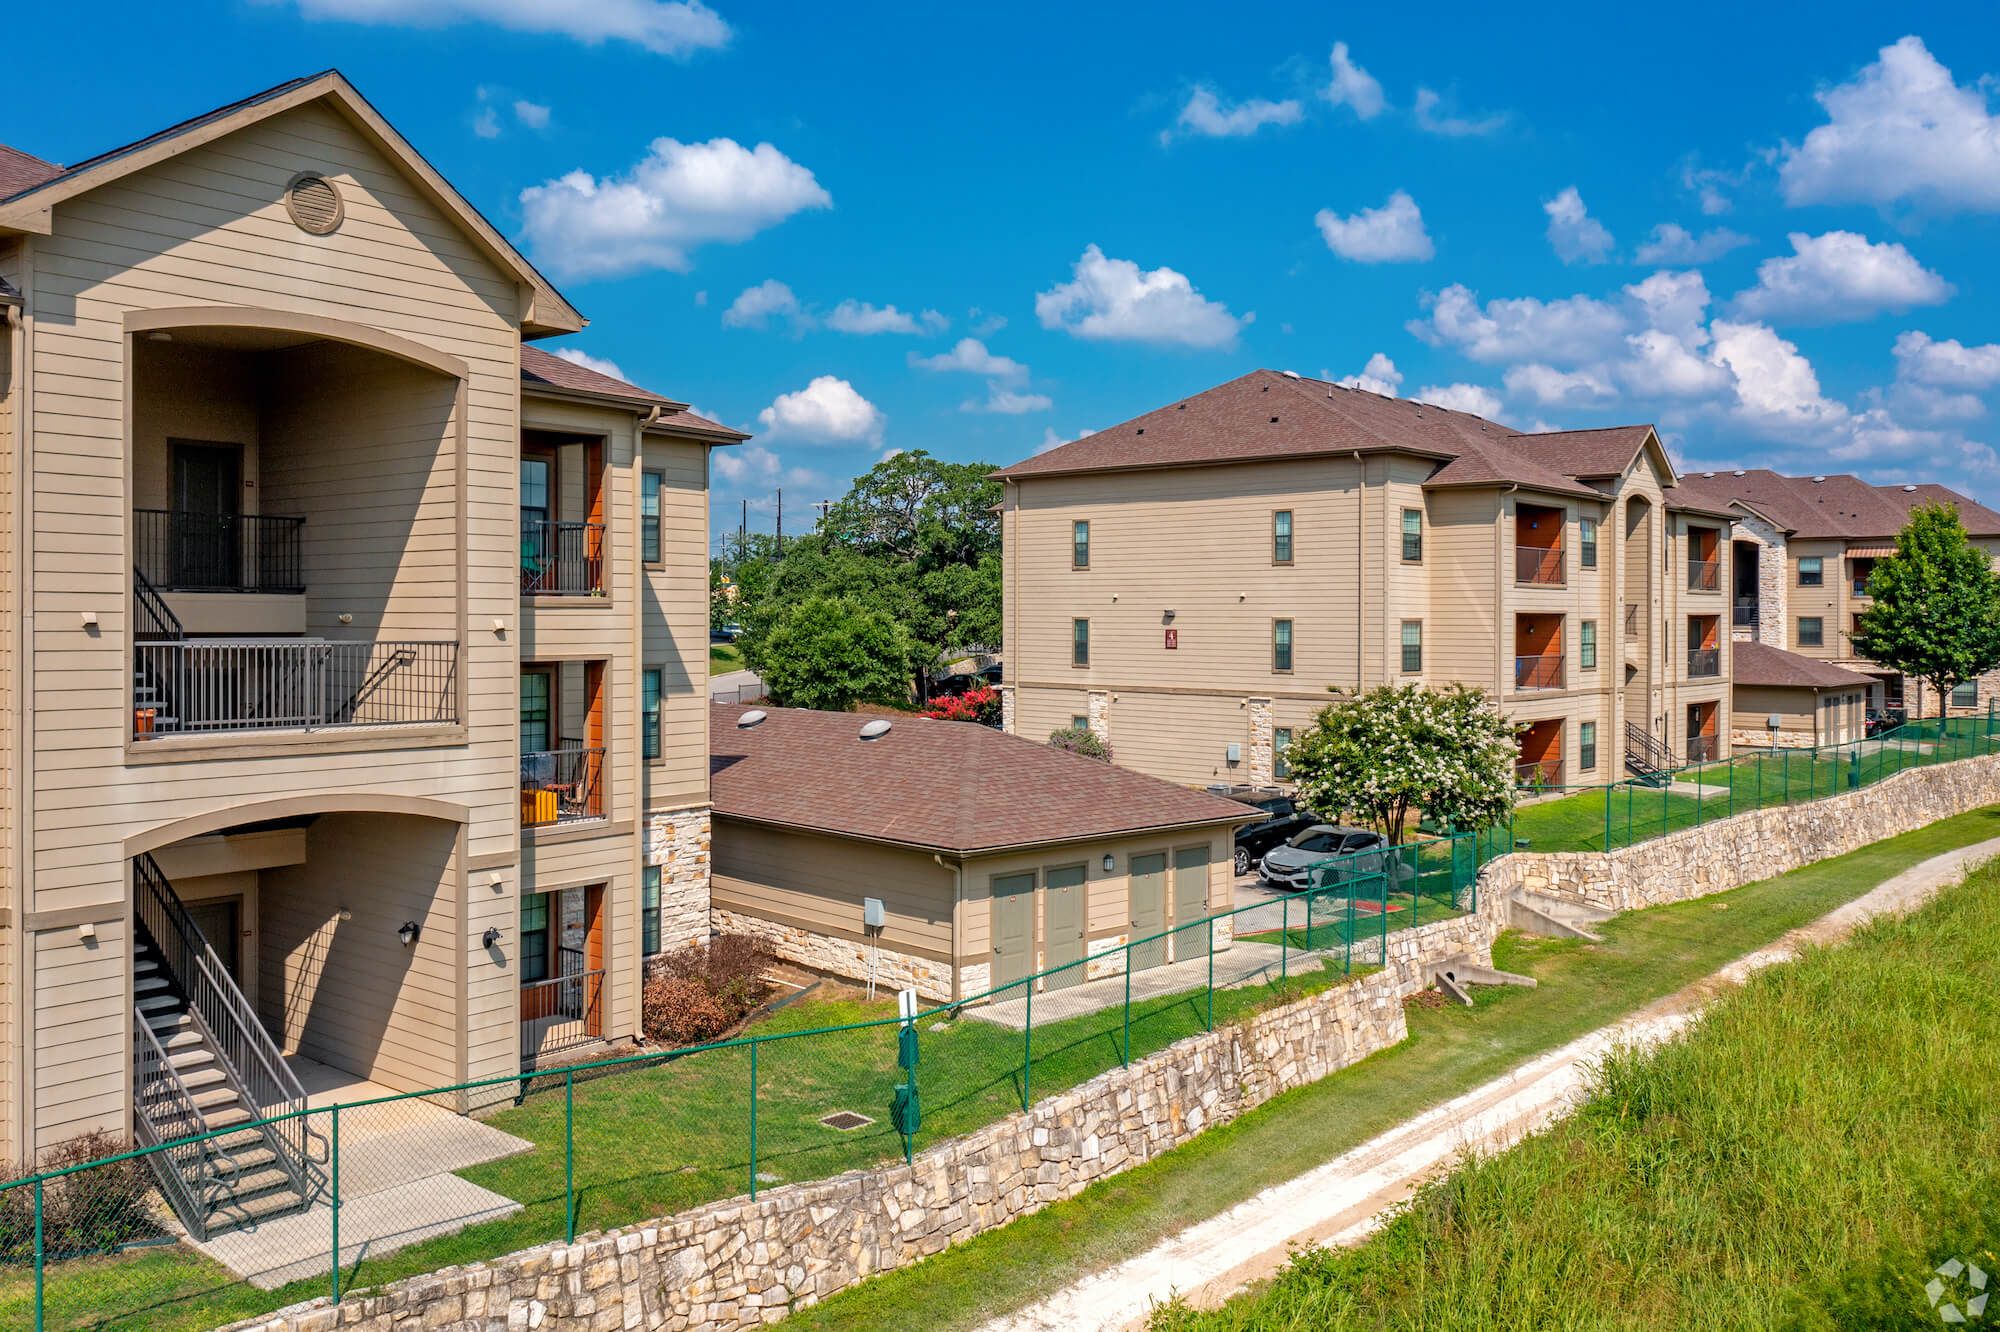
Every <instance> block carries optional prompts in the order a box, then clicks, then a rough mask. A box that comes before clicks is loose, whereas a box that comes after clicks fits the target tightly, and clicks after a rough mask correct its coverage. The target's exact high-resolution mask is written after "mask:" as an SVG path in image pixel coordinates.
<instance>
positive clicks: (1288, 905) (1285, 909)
mask: <svg viewBox="0 0 2000 1332" xmlns="http://www.w3.org/2000/svg"><path fill="white" fill-rule="evenodd" d="M1278 909H1279V910H1280V911H1281V912H1282V913H1283V914H1282V915H1281V916H1280V917H1279V918H1278V984H1280V985H1283V984H1284V983H1285V982H1286V981H1288V980H1290V979H1291V971H1290V967H1289V965H1288V964H1289V959H1290V957H1291V954H1290V952H1289V951H1288V948H1287V945H1289V944H1290V943H1291V941H1292V899H1291V898H1290V897H1281V898H1279V899H1278ZM1306 919H1307V920H1311V919H1312V913H1311V912H1310V911H1308V912H1307V913H1306Z"/></svg>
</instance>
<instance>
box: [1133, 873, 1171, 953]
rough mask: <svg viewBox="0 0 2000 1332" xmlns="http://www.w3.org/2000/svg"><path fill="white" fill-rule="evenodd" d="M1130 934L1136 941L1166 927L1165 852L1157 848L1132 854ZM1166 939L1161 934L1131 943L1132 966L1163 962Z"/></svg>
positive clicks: (1157, 932) (1165, 951)
mask: <svg viewBox="0 0 2000 1332" xmlns="http://www.w3.org/2000/svg"><path fill="white" fill-rule="evenodd" d="M1130 881H1131V885H1132V938H1133V939H1134V940H1135V941H1136V940H1139V939H1146V938H1147V936H1148V935H1154V934H1159V933H1160V931H1162V930H1164V929H1166V928H1167V853H1166V852H1164V851H1156V852H1153V853H1151V854H1149V855H1143V856H1134V857H1132V864H1131V875H1130ZM1166 960H1167V941H1166V938H1165V937H1164V936H1162V937H1160V938H1157V939H1148V940H1147V942H1145V943H1137V942H1135V943H1134V944H1133V945H1132V970H1134V971H1144V970H1145V969H1146V968H1147V967H1157V966H1163V965H1165V963H1166Z"/></svg>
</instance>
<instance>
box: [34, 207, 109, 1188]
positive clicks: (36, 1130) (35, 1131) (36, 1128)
mask: <svg viewBox="0 0 2000 1332" xmlns="http://www.w3.org/2000/svg"><path fill="white" fill-rule="evenodd" d="M34 290H35V275H34V249H33V245H32V243H31V242H28V243H23V245H22V247H21V304H20V305H18V306H14V307H10V308H9V309H8V312H7V324H8V327H9V328H10V329H12V330H13V333H12V335H11V336H10V337H9V339H8V341H9V342H11V343H12V344H13V347H12V356H11V360H12V365H11V366H10V370H9V372H10V374H11V375H12V376H13V379H12V382H11V384H10V385H9V391H10V392H12V393H13V395H14V410H13V412H12V413H11V415H12V417H13V421H14V439H13V446H14V447H13V457H12V458H11V460H10V461H11V464H12V469H13V488H14V495H13V500H14V504H13V513H12V514H10V515H9V520H10V521H11V522H12V523H13V528H14V530H13V534H12V535H13V542H14V550H13V558H14V589H13V590H14V606H13V609H12V612H11V618H12V620H13V625H12V629H13V635H14V644H13V647H14V679H13V682H12V683H13V697H12V698H11V699H9V700H7V706H9V707H11V708H12V709H13V710H14V716H13V723H14V725H13V730H14V752H13V754H12V756H11V762H12V763H13V765H14V784H15V785H14V802H13V803H14V810H13V816H14V818H15V820H16V823H15V828H16V836H15V838H14V864H13V872H14V889H13V893H12V894H11V896H12V897H13V899H14V901H13V906H14V909H15V917H14V921H13V924H12V927H11V928H10V930H9V933H10V934H11V935H12V938H11V940H10V941H9V946H10V947H12V948H13V950H14V964H15V965H14V967H13V987H14V1003H13V1005H12V1008H13V1014H12V1030H11V1031H9V1032H7V1033H6V1034H5V1039H6V1040H8V1041H9V1042H10V1043H11V1045H12V1056H11V1057H12V1060H13V1070H12V1074H13V1076H12V1083H13V1085H12V1086H11V1087H10V1088H9V1089H8V1091H9V1093H10V1094H12V1095H13V1097H14V1105H15V1107H16V1113H15V1115H14V1143H13V1148H14V1159H16V1160H22V1161H33V1160H35V1159H36V1158H37V1157H38V1155H39V1153H38V1152H37V1151H36V1144H35V1139H36V1136H37V1133H38V1131H39V1126H38V1124H37V1116H36V1114H35V1070H34V1069H33V1068H31V1067H30V1064H31V1051H32V1050H33V1048H34V1041H33V1039H32V1037H31V1036H30V1026H31V1024H32V1023H33V1021H34V1017H33V1005H32V1004H29V1003H27V1002H26V1001H25V1000H24V999H23V996H26V995H32V994H34V992H35V988H34V987H35V975H34V961H35V959H34V951H33V949H31V948H30V947H29V946H28V936H27V915H28V907H29V906H30V905H31V893H32V888H31V887H30V881H31V879H32V878H33V874H32V868H31V867H32V866H33V865H34V863H35V783H34V775H33V774H32V773H31V772H30V771H29V770H28V763H29V756H30V755H32V754H33V753H34V752H35V749H34V736H33V734H32V732H33V728H34V724H35V709H34V707H33V704H32V702H31V700H32V699H33V697H34V674H35V653H34V650H33V649H34V645H33V643H32V642H31V641H30V636H31V635H32V634H33V632H34V616H33V613H32V612H31V611H30V609H29V608H30V607H31V606H32V605H33V601H32V600H31V597H32V592H33V582H34V572H33V569H32V567H31V564H30V552H31V550H32V548H33V543H32V542H31V541H30V539H29V535H28V516H29V515H30V514H32V513H33V512H34V511H35V510H34V498H33V487H34V468H33V467H31V466H30V465H29V460H28V454H29V450H30V448H31V447H32V443H33V438H34V432H33V429H32V427H31V425H30V422H32V421H33V419H34V405H35V397H34V387H33V383H32V380H31V377H30V375H29V366H30V364H31V361H30V359H29V354H28V353H29V341H30V339H31V338H32V337H33V335H34V320H33V317H32V315H31V313H30V312H29V309H28V305H27V301H28V297H29V294H30V293H32V292H33V291H34ZM128 882H129V879H128ZM130 1057H131V1055H130V1051H129V1050H128V1051H127V1054H126V1058H127V1060H128V1061H129V1059H130Z"/></svg>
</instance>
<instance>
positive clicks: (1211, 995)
mask: <svg viewBox="0 0 2000 1332" xmlns="http://www.w3.org/2000/svg"><path fill="white" fill-rule="evenodd" d="M1208 1029H1209V1030H1210V1031H1214V1030H1215V917H1214V916H1210V917H1209V918H1208Z"/></svg>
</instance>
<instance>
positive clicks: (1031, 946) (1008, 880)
mask: <svg viewBox="0 0 2000 1332" xmlns="http://www.w3.org/2000/svg"><path fill="white" fill-rule="evenodd" d="M1034 971H1035V876H1034V873H1033V871H1030V872H1029V873H1026V874H1003V875H1000V876H999V877H998V878H996V879H994V880H993V988H994V989H996V990H997V989H999V988H1000V987H1001V986H1003V985H1012V984H1013V983H1014V982H1015V981H1021V980H1026V979H1027V978H1028V977H1029V976H1031V975H1033V974H1034Z"/></svg>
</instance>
